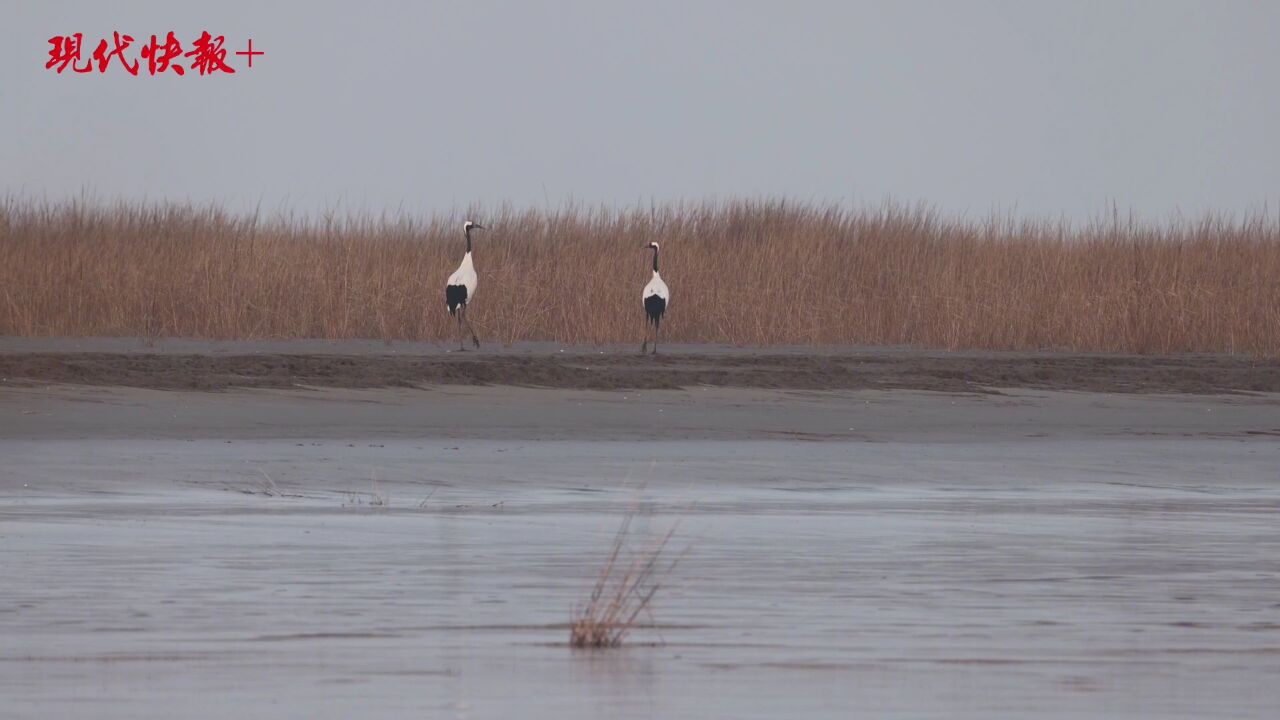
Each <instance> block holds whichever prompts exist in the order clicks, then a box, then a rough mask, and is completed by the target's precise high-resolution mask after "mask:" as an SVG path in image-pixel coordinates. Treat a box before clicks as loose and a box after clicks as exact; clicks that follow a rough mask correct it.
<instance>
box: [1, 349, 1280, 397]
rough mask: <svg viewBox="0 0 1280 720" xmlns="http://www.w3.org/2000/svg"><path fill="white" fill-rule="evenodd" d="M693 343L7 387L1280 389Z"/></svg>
mask: <svg viewBox="0 0 1280 720" xmlns="http://www.w3.org/2000/svg"><path fill="white" fill-rule="evenodd" d="M687 347H688V346H685V348H686V349H682V350H681V351H680V352H675V353H672V354H666V355H659V356H657V357H644V356H639V355H636V354H634V352H628V351H622V350H618V351H614V352H607V353H598V352H597V353H592V354H587V353H586V352H583V351H573V350H569V351H551V352H538V353H523V354H513V353H504V352H502V351H498V352H495V353H485V352H477V353H468V354H465V355H463V354H456V353H455V354H444V353H436V354H423V355H400V354H391V353H387V354H330V353H314V352H303V353H289V352H267V353H262V352H259V353H254V354H249V353H244V354H236V353H230V354H212V353H181V352H178V353H175V352H147V351H141V352H138V351H132V352H114V351H113V352H94V351H16V352H15V351H9V352H5V353H0V384H9V385H30V384H36V383H71V384H83V385H120V386H130V387H143V388H157V389H172V390H191V389H195V390H219V389H223V388H231V387H264V388H288V387H296V386H317V387H342V388H371V387H418V386H432V385H517V386H534V387H550V388H566V389H591V390H623V389H673V388H682V387H693V386H717V387H751V388H778V389H803V390H827V389H831V390H854V389H864V388H878V389H891V388H906V389H916V390H939V391H950V392H986V391H989V390H990V389H995V388H1033V389H1046V390H1082V391H1095V392H1119V393H1143V392H1169V393H1231V392H1280V363H1277V362H1275V361H1272V360H1262V359H1255V358H1250V357H1242V356H1229V355H1177V356H1131V355H1071V354H1043V353H1036V354H1031V353H954V354H952V353H938V352H928V351H919V352H915V351H902V350H885V351H877V350H858V351H852V350H851V351H846V352H839V351H826V352H814V353H796V352H771V351H767V350H761V351H757V352H729V353H726V352H706V353H699V352H696V351H692V350H688V349H687Z"/></svg>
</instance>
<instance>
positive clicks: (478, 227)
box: [471, 223, 484, 230]
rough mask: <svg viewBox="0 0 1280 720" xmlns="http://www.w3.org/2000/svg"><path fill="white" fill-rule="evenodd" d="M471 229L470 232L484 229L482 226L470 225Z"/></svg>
mask: <svg viewBox="0 0 1280 720" xmlns="http://www.w3.org/2000/svg"><path fill="white" fill-rule="evenodd" d="M471 229H472V230H483V229H484V226H483V225H477V224H475V223H471Z"/></svg>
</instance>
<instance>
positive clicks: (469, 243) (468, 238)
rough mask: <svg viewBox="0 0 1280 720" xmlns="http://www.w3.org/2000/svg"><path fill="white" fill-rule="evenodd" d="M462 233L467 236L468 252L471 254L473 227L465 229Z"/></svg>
mask: <svg viewBox="0 0 1280 720" xmlns="http://www.w3.org/2000/svg"><path fill="white" fill-rule="evenodd" d="M462 232H463V233H464V234H465V235H466V236H467V252H471V226H470V225H468V226H467V227H465V228H463V229H462Z"/></svg>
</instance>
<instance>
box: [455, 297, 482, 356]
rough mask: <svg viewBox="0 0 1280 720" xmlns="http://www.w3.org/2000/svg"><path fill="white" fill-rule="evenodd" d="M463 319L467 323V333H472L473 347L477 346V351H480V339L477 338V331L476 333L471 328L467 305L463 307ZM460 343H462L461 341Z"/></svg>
mask: <svg viewBox="0 0 1280 720" xmlns="http://www.w3.org/2000/svg"><path fill="white" fill-rule="evenodd" d="M462 319H463V321H465V322H466V323H467V332H469V333H471V344H472V345H475V346H476V349H477V350H478V349H479V348H480V338H478V337H476V331H475V330H474V329H472V327H471V321H470V320H469V319H467V306H466V305H463V306H462ZM459 342H461V341H459Z"/></svg>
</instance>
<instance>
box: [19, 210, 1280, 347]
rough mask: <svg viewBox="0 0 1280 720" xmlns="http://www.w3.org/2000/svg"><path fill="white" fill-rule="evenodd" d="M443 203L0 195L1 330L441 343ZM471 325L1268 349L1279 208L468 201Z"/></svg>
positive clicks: (595, 337)
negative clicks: (238, 205) (666, 301)
mask: <svg viewBox="0 0 1280 720" xmlns="http://www.w3.org/2000/svg"><path fill="white" fill-rule="evenodd" d="M462 219H463V218H462V217H460V216H444V215H439V216H433V217H430V218H427V219H417V218H410V217H400V218H392V219H378V218H369V217H356V218H335V217H326V218H322V219H320V220H310V221H304V220H298V219H290V218H276V219H270V220H267V219H262V218H259V217H256V216H236V215H233V214H229V213H227V212H225V211H223V210H221V209H219V208H217V207H210V206H193V205H171V204H121V205H113V206H96V205H91V204H86V203H78V202H72V203H67V204H55V205H50V204H39V203H34V202H30V201H20V200H15V199H9V200H8V201H4V202H0V335H26V336H32V335H46V336H47V335H67V336H94V335H114V336H152V337H157V336H182V337H200V338H299V337H312V338H383V339H387V340H393V339H394V340H398V339H414V340H439V341H444V340H447V339H450V338H453V337H455V333H456V330H455V327H454V326H453V324H452V323H451V320H450V318H449V317H448V316H447V315H446V313H445V310H444V288H443V286H444V281H445V278H447V277H448V275H449V273H450V272H451V271H452V270H453V268H454V267H455V266H456V265H457V263H458V260H459V259H460V257H461V254H462V233H461V220H462ZM475 219H477V220H480V221H482V222H484V224H485V225H487V226H489V227H490V228H491V230H490V231H488V232H487V233H477V238H476V251H475V258H476V266H477V268H478V270H479V273H480V287H479V292H478V293H477V296H476V298H475V304H474V306H473V308H472V319H473V321H474V323H475V325H476V327H477V330H479V331H480V333H481V337H482V339H487V340H489V341H494V340H497V341H501V342H512V341H516V340H532V339H540V340H554V341H558V342H564V343H614V342H635V343H637V344H638V343H639V340H640V338H641V333H642V332H643V322H644V320H643V317H644V314H643V311H642V309H641V303H640V297H639V295H640V288H641V287H642V286H643V285H644V283H645V282H646V281H647V280H648V273H649V271H648V267H647V264H648V262H649V254H648V253H646V252H644V251H643V250H642V249H641V248H642V247H643V246H644V245H645V244H646V243H648V242H649V241H651V240H656V241H658V242H660V243H662V261H663V267H662V273H663V276H664V277H665V278H666V279H667V282H668V283H669V284H670V286H671V289H672V304H671V308H670V311H669V314H668V316H667V319H666V322H664V325H663V333H664V340H669V341H684V342H713V343H730V344H752V345H774V344H796V345H808V344H832V345H839V344H871V345H916V346H930V347H941V348H985V349H1070V350H1086V351H1125V352H1181V351H1211V352H1245V353H1255V354H1264V355H1276V354H1280V223H1278V222H1277V221H1276V220H1273V219H1271V218H1270V217H1267V216H1265V215H1263V216H1256V217H1252V218H1248V219H1244V220H1237V221H1232V220H1228V219H1224V218H1220V217H1207V218H1205V219H1203V220H1200V221H1196V222H1186V221H1183V222H1172V223H1167V224H1163V225H1143V224H1137V223H1133V222H1122V221H1120V220H1111V221H1107V222H1097V223H1093V224H1089V225H1087V226H1083V227H1077V228H1072V227H1070V226H1068V225H1066V224H1061V223H1048V222H1028V221H1015V220H999V219H993V220H988V221H982V222H977V221H968V220H956V219H946V218H944V217H941V216H939V215H938V214H937V213H935V212H933V211H930V210H928V209H922V208H904V207H900V206H893V205H886V206H885V207H882V208H879V209H872V210H864V211H851V210H847V209H842V208H838V207H833V206H819V205H808V204H796V203H792V202H785V201H780V200H779V201H770V200H765V201H739V202H729V203H707V204H696V205H680V204H675V205H659V206H654V207H649V208H639V209H629V210H610V209H594V208H582V207H569V208H565V209H560V210H545V211H544V210H515V209H511V208H507V207H504V208H499V209H497V210H494V211H488V212H476V213H475Z"/></svg>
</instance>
